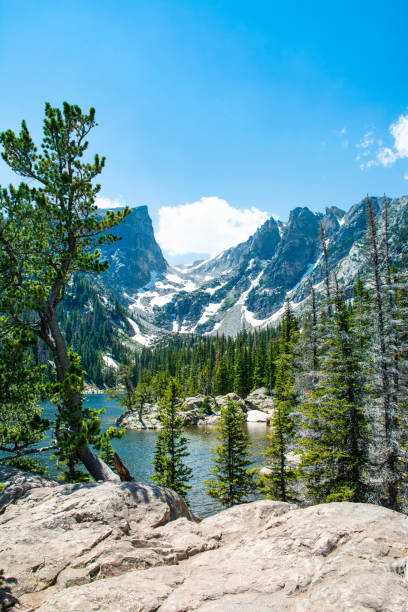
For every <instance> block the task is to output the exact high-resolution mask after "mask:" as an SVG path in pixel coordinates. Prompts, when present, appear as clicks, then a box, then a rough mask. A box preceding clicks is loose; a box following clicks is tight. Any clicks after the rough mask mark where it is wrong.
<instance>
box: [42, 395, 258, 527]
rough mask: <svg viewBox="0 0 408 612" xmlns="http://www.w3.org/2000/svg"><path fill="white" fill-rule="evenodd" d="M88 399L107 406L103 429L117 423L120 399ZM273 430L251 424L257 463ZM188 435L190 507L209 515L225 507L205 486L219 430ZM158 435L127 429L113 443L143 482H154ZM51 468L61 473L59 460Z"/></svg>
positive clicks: (199, 430)
mask: <svg viewBox="0 0 408 612" xmlns="http://www.w3.org/2000/svg"><path fill="white" fill-rule="evenodd" d="M87 401H88V402H89V403H90V405H91V407H92V408H95V409H97V410H99V409H101V408H104V409H105V413H104V414H102V415H101V421H102V429H103V430H104V429H106V428H107V427H109V426H110V425H114V424H115V421H116V419H117V418H118V417H119V416H120V415H121V414H122V412H123V407H122V406H120V404H119V400H117V399H114V400H111V399H109V396H107V395H88V396H87ZM53 411H54V408H53V406H52V404H47V405H46V407H45V410H44V416H48V417H49V418H51V417H52V414H53ZM269 431H270V430H269V428H268V427H267V426H266V425H265V424H264V423H248V424H247V432H248V435H249V438H250V440H251V442H252V445H251V454H252V455H253V459H254V466H255V465H261V464H262V463H263V461H264V458H263V457H262V456H261V455H259V453H260V451H262V450H264V449H266V448H267V447H268V445H269V440H268V439H267V438H266V437H265V435H266V434H267V433H269ZM185 436H186V438H187V439H188V444H189V448H188V450H189V452H190V455H189V456H188V457H186V458H185V462H186V464H187V465H189V466H190V467H191V468H192V470H193V477H192V479H191V481H190V483H189V484H191V485H192V489H190V491H189V493H188V498H189V503H190V507H191V509H192V510H193V512H195V513H196V514H198V515H200V516H208V515H209V514H213V513H214V512H217V511H218V510H220V509H221V506H220V505H219V504H218V503H217V502H216V501H215V500H214V499H212V498H211V497H209V496H208V495H207V494H206V492H205V487H204V482H205V480H206V479H207V478H209V477H210V476H211V473H210V468H211V467H213V466H212V463H213V462H212V461H211V456H212V452H211V447H214V446H216V445H217V439H216V432H215V430H214V428H207V429H204V428H199V427H191V428H188V429H186V430H185ZM156 437H157V431H152V430H150V431H129V430H127V431H126V432H125V434H124V436H123V437H122V438H121V439H120V440H113V441H112V446H113V447H114V449H115V450H116V452H117V453H118V454H119V455H120V457H121V459H122V461H123V463H124V464H125V465H126V467H127V468H128V469H129V471H130V473H131V474H132V475H133V476H134V477H135V478H136V480H139V481H141V482H146V483H149V482H152V480H151V475H152V474H153V465H152V461H153V454H154V447H155V444H156ZM40 460H41V461H44V460H45V457H44V456H41V459H40ZM47 463H48V462H47ZM48 467H49V471H50V473H51V474H52V475H57V471H56V469H55V463H52V462H50V463H48Z"/></svg>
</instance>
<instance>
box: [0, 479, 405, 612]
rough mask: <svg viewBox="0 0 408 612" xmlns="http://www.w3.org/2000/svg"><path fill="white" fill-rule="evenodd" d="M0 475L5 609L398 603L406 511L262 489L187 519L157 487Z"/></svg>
mask: <svg viewBox="0 0 408 612" xmlns="http://www.w3.org/2000/svg"><path fill="white" fill-rule="evenodd" d="M0 480H1V481H5V483H6V488H5V491H4V493H3V494H2V496H0V505H1V502H2V501H3V502H4V503H3V513H2V514H1V515H0V524H1V529H0V568H1V570H2V578H3V582H2V584H1V585H0V597H1V600H0V601H1V603H2V605H3V609H8V607H10V606H13V605H14V606H15V608H14V609H16V610H21V611H26V612H28V611H29V610H31V611H32V610H38V611H40V612H77V611H79V610H80V611H81V612H91V611H93V612H95V611H106V612H108V611H109V612H113V611H118V612H119V611H120V612H134V611H135V610H140V611H142V610H145V611H153V610H160V611H161V612H176V611H178V610H202V611H210V610H214V611H215V610H237V611H238V610H239V611H240V612H241V611H246V610H247V611H253V610H256V611H257V612H258V611H259V612H262V611H263V610H265V611H266V610H279V611H280V610H282V611H284V610H286V611H291V612H300V611H305V612H306V611H309V610H325V612H339V611H342V610H353V612H360V611H361V612H363V611H365V610H388V611H389V612H401V611H402V610H406V609H407V601H408V570H407V549H408V518H407V517H406V516H404V515H402V514H399V513H397V512H392V511H391V510H387V509H386V508H381V507H379V506H373V505H369V504H351V503H331V504H323V505H320V506H312V507H309V508H303V509H302V508H298V507H296V506H294V505H291V504H286V503H283V502H273V501H267V500H264V501H258V502H253V503H250V504H242V505H240V506H235V507H234V508H231V509H229V510H225V511H223V512H220V513H218V514H216V515H214V516H211V517H208V518H206V519H204V520H203V521H202V522H200V523H196V522H194V521H193V520H191V519H192V517H191V515H190V514H189V512H188V509H187V508H186V507H185V505H184V503H183V502H182V500H181V499H180V498H179V497H178V496H177V495H176V494H174V493H172V492H171V491H169V490H167V489H160V488H159V487H149V486H147V485H143V484H137V483H117V484H116V483H100V484H99V483H89V484H80V485H62V484H59V483H56V482H53V481H48V480H47V479H43V478H39V477H33V476H29V475H27V474H24V473H21V472H18V471H17V470H12V469H10V468H1V469H0Z"/></svg>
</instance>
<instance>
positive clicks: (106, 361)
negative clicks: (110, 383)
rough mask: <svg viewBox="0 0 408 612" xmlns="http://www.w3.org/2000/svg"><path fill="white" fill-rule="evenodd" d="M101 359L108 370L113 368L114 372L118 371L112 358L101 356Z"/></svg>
mask: <svg viewBox="0 0 408 612" xmlns="http://www.w3.org/2000/svg"><path fill="white" fill-rule="evenodd" d="M102 359H103V363H104V364H105V365H106V366H107V367H108V368H113V369H114V370H118V369H119V366H118V364H117V363H116V361H115V360H114V359H112V357H109V355H102Z"/></svg>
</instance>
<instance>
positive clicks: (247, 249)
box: [129, 196, 408, 335]
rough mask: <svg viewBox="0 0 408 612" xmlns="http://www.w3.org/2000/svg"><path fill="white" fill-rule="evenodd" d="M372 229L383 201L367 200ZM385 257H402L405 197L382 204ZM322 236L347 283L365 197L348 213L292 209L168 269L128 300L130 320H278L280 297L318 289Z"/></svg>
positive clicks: (207, 324) (197, 323) (216, 327)
mask: <svg viewBox="0 0 408 612" xmlns="http://www.w3.org/2000/svg"><path fill="white" fill-rule="evenodd" d="M372 202H373V207H374V210H375V211H376V214H377V222H378V224H379V226H381V223H382V210H383V199H382V198H372ZM389 218H390V230H391V234H392V248H391V254H392V257H393V258H394V259H395V260H398V259H401V257H402V255H403V253H404V252H405V251H404V250H406V238H407V235H408V231H407V228H408V197H406V196H405V197H401V198H394V199H393V200H391V201H390V202H389ZM320 223H322V224H323V226H324V227H325V231H326V236H327V239H328V250H329V267H330V270H331V271H332V272H333V271H336V275H337V277H338V279H339V280H340V281H341V282H342V283H343V284H344V285H345V286H346V288H347V287H351V286H352V285H353V283H354V282H355V278H356V275H357V273H358V272H359V271H363V270H364V267H365V265H366V261H365V257H364V248H363V245H362V238H363V236H364V233H365V231H366V207H365V201H364V200H363V201H361V202H359V203H357V204H355V205H354V206H353V207H352V208H351V209H350V210H349V211H348V212H347V213H345V212H344V211H343V210H341V209H340V208H338V207H336V206H332V207H330V208H327V209H326V212H325V214H320V213H318V214H316V213H313V212H311V211H310V210H309V209H308V208H306V207H303V208H301V207H298V208H295V209H294V210H293V211H292V212H291V213H290V216H289V220H288V222H287V223H282V222H280V221H278V222H277V221H275V219H273V218H271V219H269V220H268V221H267V222H266V223H265V224H264V225H263V226H262V227H261V228H259V229H258V230H257V232H256V233H255V234H254V235H253V236H251V237H250V238H249V239H248V240H247V241H246V242H244V243H241V244H239V245H237V246H236V247H233V248H230V249H228V250H227V251H225V252H224V253H221V254H220V255H217V256H216V257H214V258H212V259H210V260H208V261H204V262H200V263H197V264H194V265H191V266H187V265H185V266H176V267H174V268H168V269H167V271H166V272H164V273H162V274H161V275H159V277H157V279H156V281H155V282H151V283H150V284H149V285H147V286H146V287H144V288H142V289H140V290H139V291H138V292H136V293H135V294H133V295H132V296H131V298H130V300H129V303H130V306H131V309H132V310H133V313H134V316H135V317H136V319H137V320H139V319H140V320H141V321H145V322H146V321H147V322H149V323H150V324H153V325H156V326H157V327H159V328H161V329H166V330H168V331H174V332H181V333H186V332H189V333H213V334H214V333H225V334H227V335H234V334H236V333H237V332H238V331H239V330H240V329H243V328H256V327H264V326H267V325H269V324H271V323H273V322H274V321H276V320H278V319H279V317H280V315H281V313H282V306H283V303H284V300H285V298H286V297H289V298H290V300H291V301H292V305H293V306H294V308H297V307H299V306H300V305H302V302H303V301H304V300H305V298H306V297H307V296H308V295H309V293H310V286H309V281H311V282H312V284H313V285H314V286H315V288H316V290H317V292H319V291H321V290H322V280H323V273H324V269H323V261H322V258H321V245H320V239H319V226H320Z"/></svg>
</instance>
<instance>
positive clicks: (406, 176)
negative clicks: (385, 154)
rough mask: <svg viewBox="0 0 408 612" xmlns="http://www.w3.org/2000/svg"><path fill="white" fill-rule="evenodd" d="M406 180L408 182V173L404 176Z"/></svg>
mask: <svg viewBox="0 0 408 612" xmlns="http://www.w3.org/2000/svg"><path fill="white" fill-rule="evenodd" d="M404 179H405V180H406V181H408V172H407V173H406V174H404Z"/></svg>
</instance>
